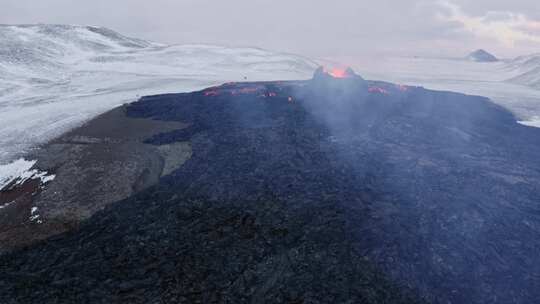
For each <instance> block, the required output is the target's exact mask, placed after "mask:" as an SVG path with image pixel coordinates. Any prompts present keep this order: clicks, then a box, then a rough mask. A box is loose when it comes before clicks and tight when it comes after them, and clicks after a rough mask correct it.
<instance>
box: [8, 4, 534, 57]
mask: <svg viewBox="0 0 540 304" xmlns="http://www.w3.org/2000/svg"><path fill="white" fill-rule="evenodd" d="M0 23H6V24H17V23H67V24H81V25H98V26H105V27H109V28H111V29H114V30H116V31H119V32H121V33H123V34H125V35H129V36H134V37H138V38H144V39H149V40H153V41H158V42H165V43H212V44H225V45H231V46H258V47H262V48H267V49H271V50H280V51H287V52H294V53H300V54H304V55H307V56H311V57H317V58H340V57H354V56H360V55H361V54H364V53H374V52H380V53H385V54H386V53H389V54H391V53H400V54H406V55H443V56H462V55H464V54H465V53H467V52H469V51H471V50H473V49H477V48H485V49H487V50H489V51H491V52H493V53H495V54H496V55H499V56H502V57H510V56H517V55H522V54H527V53H533V52H540V4H539V2H538V0H512V1H510V0H441V1H439V0H378V1H363V0H334V1H324V0H213V1H210V0H92V1H86V0H0Z"/></svg>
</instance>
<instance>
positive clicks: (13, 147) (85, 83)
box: [0, 25, 316, 179]
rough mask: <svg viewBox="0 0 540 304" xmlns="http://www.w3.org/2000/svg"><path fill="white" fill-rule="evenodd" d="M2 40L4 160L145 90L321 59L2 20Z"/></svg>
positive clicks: (297, 75)
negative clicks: (10, 23)
mask: <svg viewBox="0 0 540 304" xmlns="http://www.w3.org/2000/svg"><path fill="white" fill-rule="evenodd" d="M0 43H1V45H2V48H1V49H0V165H2V164H5V163H6V162H7V161H11V160H13V159H14V158H15V157H16V156H18V155H21V154H22V153H23V152H24V151H27V150H28V149H30V148H32V147H34V146H36V145H37V144H42V143H44V142H46V141H48V140H50V139H52V138H54V137H56V136H58V135H60V134H62V133H64V132H65V131H66V130H68V129H70V128H72V127H75V126H78V125H80V124H81V123H83V122H84V121H86V120H88V119H90V118H92V117H94V116H95V115H97V114H99V113H102V112H104V111H106V110H109V109H111V108H113V107H115V106H118V105H121V104H122V103H126V102H132V101H134V100H136V99H137V98H138V97H139V96H142V95H149V94H157V93H166V92H182V91H192V90H196V89H202V88H204V87H207V86H209V85H214V84H218V83H223V82H227V81H237V80H244V79H249V80H277V79H303V78H309V76H310V75H311V73H312V71H313V69H314V68H315V67H316V64H315V63H313V62H312V61H310V60H308V59H305V58H303V57H300V56H296V55H290V54H282V53H276V52H270V51H265V50H261V49H255V48H227V47H220V46H210V45H180V46H168V45H162V44H157V43H153V42H148V41H143V40H140V39H134V38H129V37H125V36H123V35H121V34H119V33H116V32H114V31H112V30H109V29H106V28H101V27H90V26H70V25H0ZM0 179H1V178H0Z"/></svg>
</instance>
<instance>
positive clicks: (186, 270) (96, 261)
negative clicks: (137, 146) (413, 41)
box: [0, 78, 540, 303]
mask: <svg viewBox="0 0 540 304" xmlns="http://www.w3.org/2000/svg"><path fill="white" fill-rule="evenodd" d="M328 81H331V83H328V82H325V81H321V80H320V79H319V80H317V78H316V79H315V80H313V81H306V82H301V81H299V82H272V83H233V84H226V85H223V86H220V87H216V88H210V89H207V90H204V91H201V92H194V93H189V94H171V95H161V96H151V97H144V98H142V99H141V100H140V101H139V102H138V103H135V104H133V105H131V106H130V107H129V108H128V115H130V116H132V117H139V118H152V119H157V120H165V121H179V122H182V123H187V124H189V127H188V128H186V129H183V130H176V131H168V132H163V133H162V134H160V135H155V136H152V137H150V138H149V139H148V140H147V143H149V144H154V145H158V146H159V145H163V144H170V143H173V142H176V141H182V142H183V141H190V142H191V145H192V152H193V155H192V157H191V158H190V159H189V160H188V161H186V162H185V163H184V164H183V165H182V166H181V167H179V168H178V169H177V170H175V171H174V172H172V174H170V175H168V176H165V177H163V178H162V179H161V181H160V183H159V184H158V185H156V186H153V187H151V188H150V189H147V190H145V191H142V192H140V193H139V194H137V195H135V196H132V197H130V198H128V199H126V200H124V201H121V202H118V203H116V204H113V205H110V206H109V207H107V208H106V209H105V210H103V211H100V212H99V213H97V214H95V215H94V216H93V217H92V218H90V219H89V220H88V221H86V222H85V223H84V224H83V225H82V226H81V227H80V229H79V230H78V231H73V232H71V233H68V234H65V235H62V236H59V237H55V238H54V239H51V240H49V241H48V242H46V243H43V244H39V245H36V246H33V247H30V248H28V249H25V250H22V251H18V252H14V253H12V254H10V255H7V256H3V257H0V273H2V274H3V275H2V276H0V302H2V303H4V302H5V303H20V302H39V303H57V302H65V303H71V302H82V303H84V302H89V303H96V302H97V303H101V302H102V303H111V302H119V303H120V302H129V303H415V302H420V301H424V302H427V303H535V301H536V300H537V299H538V298H539V297H540V293H539V291H538V288H536V287H537V286H540V206H539V205H538V204H539V202H540V195H539V193H540V191H539V190H540V187H539V186H540V163H539V162H538V160H537V156H538V155H540V132H539V130H537V129H533V128H528V127H525V126H521V125H518V124H517V123H516V122H515V119H514V117H513V116H512V115H511V114H510V113H508V112H506V111H505V110H503V109H502V108H500V107H498V106H496V105H494V104H492V103H491V102H489V100H487V99H485V98H481V97H474V96H466V95H462V94H456V93H449V92H435V91H429V90H425V89H423V88H417V87H405V86H397V85H393V84H388V83H381V82H370V81H364V80H362V79H357V80H356V81H350V78H345V79H329V80H328ZM340 81H345V82H340Z"/></svg>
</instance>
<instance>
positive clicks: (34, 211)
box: [28, 207, 43, 224]
mask: <svg viewBox="0 0 540 304" xmlns="http://www.w3.org/2000/svg"><path fill="white" fill-rule="evenodd" d="M40 217H41V216H40V215H39V213H38V207H32V208H31V209H30V218H29V219H28V220H29V221H30V222H35V223H38V224H42V223H43V221H42V220H41V219H40Z"/></svg>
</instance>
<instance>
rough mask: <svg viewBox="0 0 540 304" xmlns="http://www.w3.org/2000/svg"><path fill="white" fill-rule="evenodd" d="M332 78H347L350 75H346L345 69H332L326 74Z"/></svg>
mask: <svg viewBox="0 0 540 304" xmlns="http://www.w3.org/2000/svg"><path fill="white" fill-rule="evenodd" d="M328 74H330V75H331V76H332V77H334V78H347V77H349V76H350V75H349V74H348V73H347V70H346V69H340V68H333V69H332V70H330V71H329V72H328Z"/></svg>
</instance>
